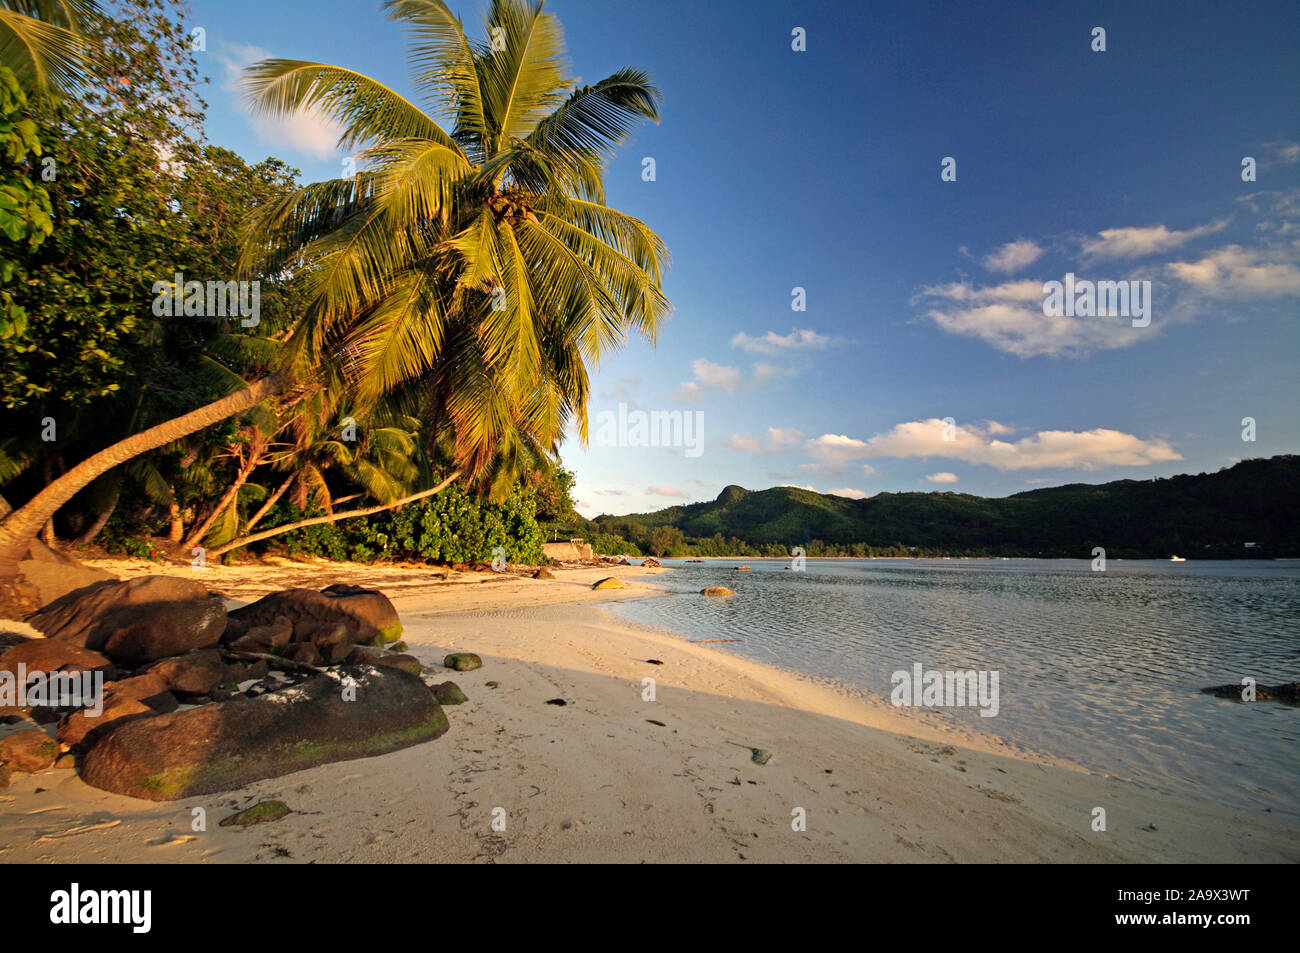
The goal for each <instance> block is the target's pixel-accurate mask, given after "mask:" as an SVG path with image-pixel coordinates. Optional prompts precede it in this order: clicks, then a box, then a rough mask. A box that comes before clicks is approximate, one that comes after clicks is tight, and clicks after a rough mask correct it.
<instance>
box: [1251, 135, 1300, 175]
mask: <svg viewBox="0 0 1300 953" xmlns="http://www.w3.org/2000/svg"><path fill="white" fill-rule="evenodd" d="M1259 151H1260V152H1261V153H1262V159H1261V161H1260V166H1262V167H1263V168H1265V169H1271V168H1274V167H1275V166H1279V165H1295V164H1296V163H1297V162H1300V142H1286V141H1281V140H1279V141H1275V142H1265V143H1263V144H1262V145H1261V146H1260V150H1259Z"/></svg>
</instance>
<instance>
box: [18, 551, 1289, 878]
mask: <svg viewBox="0 0 1300 953" xmlns="http://www.w3.org/2000/svg"><path fill="white" fill-rule="evenodd" d="M713 558H725V557H713ZM748 558H757V557H748ZM827 558H837V557H827ZM278 562H279V564H278V565H277V564H272V565H257V566H232V567H210V568H209V569H207V570H205V571H204V573H203V575H202V576H201V577H200V578H201V579H202V581H204V582H205V583H206V584H207V585H208V586H209V587H210V588H214V589H217V590H220V591H221V592H223V594H225V595H227V596H228V597H229V598H230V599H231V600H238V601H241V602H243V601H251V600H252V599H253V598H256V597H258V596H260V595H263V594H265V593H266V592H269V591H273V590H275V589H283V588H289V587H293V586H298V585H305V586H312V587H314V588H319V587H321V586H324V585H326V584H328V583H331V582H336V581H344V582H352V583H356V584H360V585H369V586H374V587H376V588H379V589H381V590H383V591H384V592H385V593H386V594H387V595H388V596H389V598H390V599H392V601H393V603H394V605H395V606H396V607H397V610H398V612H399V614H400V615H401V618H402V622H403V625H404V633H403V639H404V640H405V641H406V643H407V644H408V646H409V647H410V651H411V653H412V654H414V655H416V656H417V657H418V658H419V659H420V660H421V662H422V663H424V664H425V665H426V666H427V667H428V668H430V669H431V670H432V671H433V672H434V673H441V672H443V671H445V670H442V669H441V667H440V665H439V664H438V663H439V662H440V660H441V658H442V655H443V654H445V653H447V652H452V651H470V652H476V653H477V654H479V655H480V656H482V658H483V663H484V664H483V668H481V669H478V670H476V671H473V672H465V673H454V672H447V673H446V677H450V678H451V679H452V680H453V681H455V682H456V683H457V684H459V685H460V686H461V687H462V688H463V689H464V691H465V694H466V695H467V696H468V697H469V701H468V702H467V703H466V704H463V705H460V706H455V707H449V708H447V709H446V711H447V715H448V718H449V719H450V722H451V730H450V731H449V732H448V733H447V734H446V735H445V736H443V737H442V738H440V739H438V740H436V741H433V742H429V743H425V744H421V745H416V746H414V747H412V748H407V749H403V750H401V751H396V752H393V753H390V754H387V755H382V756H379V757H374V758H366V759H361V760H358V761H343V762H336V763H333V764H328V765H322V766H319V767H315V768H311V769H308V770H306V771H300V772H297V773H295V774H291V775H287V776H284V777H280V778H273V779H268V780H264V781H259V782H255V783H253V784H251V785H248V786H247V787H245V788H242V789H240V790H238V791H234V792H229V793H226V794H221V795H208V796H201V797H195V798H187V799H183V800H181V801H175V802H162V803H154V802H142V801H136V800H134V799H130V798H125V797H121V796H118V795H112V794H108V793H106V792H103V791H99V790H97V789H94V788H91V787H89V786H88V785H86V784H84V783H83V782H82V781H81V780H80V779H79V778H78V777H76V775H75V774H74V773H73V772H72V771H68V770H63V769H49V770H47V771H44V772H40V773H38V774H35V775H25V774H15V775H14V776H13V780H12V782H11V784H10V787H9V789H8V790H7V791H3V792H0V863H6V862H7V863H15V862H51V861H52V862H60V861H62V862H71V861H78V862H105V863H124V862H144V863H155V862H215V863H230V862H250V861H267V862H290V863H292V862H306V861H320V862H341V861H347V862H352V861H374V862H386V863H393V862H408V861H415V862H421V861H423V862H439V863H451V862H467V861H497V862H556V861H559V862H563V861H612V862H640V861H649V862H658V861H685V862H745V861H750V862H754V861H757V862H790V861H830V862H843V861H861V862H877V861H885V862H954V861H955V862H971V861H976V862H978V861H985V862H988V861H993V862H1203V861H1226V862H1296V861H1297V860H1300V826H1298V825H1297V822H1296V820H1295V818H1293V817H1287V816H1284V815H1274V814H1271V813H1268V812H1249V811H1242V810H1236V809H1229V808H1224V807H1221V806H1219V805H1217V804H1214V803H1210V802H1199V801H1187V800H1182V799H1179V798H1176V797H1171V796H1166V795H1162V794H1158V793H1156V792H1155V791H1153V790H1151V789H1149V788H1144V787H1140V786H1138V785H1136V784H1133V783H1131V782H1126V781H1121V780H1116V779H1113V778H1106V777H1102V776H1099V775H1096V774H1091V773H1087V772H1085V771H1084V770H1083V769H1081V768H1079V767H1077V766H1073V765H1069V764H1067V763H1065V762H1061V761H1059V760H1057V759H1051V758H1049V757H1046V756H1043V755H1041V754H1040V753H1026V752H1020V751H1013V750H1012V749H1010V748H1009V747H1008V746H1004V745H1000V744H995V743H994V742H996V739H992V740H990V739H987V738H979V737H974V736H967V735H966V734H963V733H961V732H957V731H954V730H951V728H952V726H946V725H941V724H934V725H927V724H925V723H924V719H916V718H913V717H900V715H899V712H898V711H897V710H895V709H892V708H891V707H890V706H887V705H883V704H880V705H877V704H871V703H870V702H869V701H868V700H867V699H866V698H862V697H855V696H854V695H853V694H852V693H850V692H848V691H845V690H841V689H837V688H836V687H835V686H834V685H833V684H823V683H822V681H821V680H814V679H812V678H809V677H808V676H803V675H800V674H798V673H795V672H792V671H790V670H787V669H784V668H780V667H778V666H775V665H770V664H768V663H766V662H757V661H752V660H749V659H746V658H744V657H742V656H739V655H736V654H734V653H731V652H728V651H726V650H725V649H721V648H717V647H715V646H710V645H704V644H699V643H693V642H690V641H687V640H686V639H685V637H684V636H681V635H676V634H673V633H669V632H667V631H666V630H660V629H657V628H655V627H652V626H648V625H641V624H639V623H635V622H631V621H630V620H625V619H623V618H621V617H619V616H617V615H616V614H615V613H613V612H611V611H608V610H607V609H606V608H605V607H606V606H608V605H610V604H611V603H613V602H616V601H621V600H623V599H628V598H645V597H653V596H654V595H655V594H657V593H658V592H660V591H661V590H660V589H659V587H658V586H656V585H655V584H654V583H653V581H652V580H653V577H654V576H657V575H660V574H661V573H664V572H671V571H672V570H671V569H669V568H665V569H662V570H653V569H650V570H647V569H642V568H641V567H639V566H632V567H629V566H599V567H593V568H590V569H565V570H557V571H556V575H557V577H558V578H557V579H556V580H554V581H544V580H534V579H529V578H525V577H519V576H512V575H511V576H499V575H494V574H491V573H486V574H483V573H468V572H466V573H449V574H448V576H449V578H447V579H445V580H443V579H435V578H433V577H434V576H435V574H436V575H441V573H442V570H433V569H431V568H430V567H417V566H394V565H379V566H364V565H354V564H336V563H327V562H324V561H313V562H290V561H287V560H281V561H278ZM94 564H95V565H97V566H98V567H99V568H107V569H109V570H110V571H112V572H114V574H116V575H118V576H120V577H122V578H129V577H132V576H136V575H142V574H151V573H157V574H170V575H182V574H183V575H187V576H188V575H189V573H188V572H186V570H185V569H183V568H182V567H176V566H170V565H158V564H153V563H149V562H147V561H144V560H103V561H98V562H96V563H94ZM606 575H614V576H617V577H619V578H620V579H623V580H624V582H625V584H626V586H627V588H625V589H621V590H600V591H592V590H591V589H590V584H591V582H593V581H595V580H596V579H598V578H601V577H603V576H606ZM649 659H657V660H660V661H661V662H662V663H663V664H660V665H655V664H651V663H650V662H649V661H647V660H649ZM439 677H443V676H441V675H439ZM646 678H652V679H654V694H655V698H654V700H653V701H649V700H645V699H644V696H645V694H646V691H647V685H646V683H645V682H644V681H643V680H644V679H646ZM489 681H495V682H498V683H499V684H498V687H496V688H492V687H489V686H488V685H487V682H489ZM828 681H829V680H828ZM557 698H562V699H564V700H565V702H566V704H565V705H563V706H559V705H555V704H552V703H551V702H553V701H554V700H555V699H557ZM749 748H761V749H764V750H767V751H770V752H772V757H771V760H770V761H768V762H767V763H766V764H763V765H759V764H756V763H755V762H754V761H753V760H752V759H751V755H750V751H749V750H748V749H749ZM38 788H42V789H44V790H43V791H41V792H40V793H37V789H38ZM267 798H279V799H281V800H284V801H285V802H286V803H287V804H288V805H289V806H290V808H291V809H293V811H294V813H292V814H290V815H288V816H287V817H285V818H283V819H282V820H280V821H277V822H274V823H271V824H265V825H260V826H258V827H257V828H254V829H250V830H242V829H237V828H221V827H219V826H218V821H219V820H221V819H222V818H224V817H226V816H228V815H229V814H233V813H235V812H236V811H237V810H240V809H242V808H244V807H248V806H250V805H251V804H254V803H256V802H257V801H259V800H263V799H267ZM1098 806H1100V807H1104V808H1105V810H1106V812H1107V827H1108V830H1107V831H1106V832H1096V831H1093V830H1092V829H1091V825H1092V811H1093V809H1094V807H1098ZM200 807H201V808H203V809H204V811H205V812H206V820H207V824H206V827H207V830H206V831H194V830H193V829H192V828H193V823H192V818H193V811H194V809H195V808H200ZM493 808H501V809H503V810H504V815H503V816H504V818H505V830H494V829H493V826H492V820H493V814H492V810H493ZM799 811H802V812H803V814H804V816H805V817H806V830H805V831H795V830H792V829H791V828H792V817H794V818H796V820H797V813H796V812H799Z"/></svg>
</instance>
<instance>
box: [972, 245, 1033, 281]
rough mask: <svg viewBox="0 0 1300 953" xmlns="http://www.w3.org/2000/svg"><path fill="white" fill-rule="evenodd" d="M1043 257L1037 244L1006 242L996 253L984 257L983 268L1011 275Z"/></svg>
mask: <svg viewBox="0 0 1300 953" xmlns="http://www.w3.org/2000/svg"><path fill="white" fill-rule="evenodd" d="M1042 255H1043V249H1042V247H1041V246H1039V245H1038V243H1037V242H1032V241H1029V240H1028V239H1023V238H1022V239H1019V240H1017V241H1014V242H1007V243H1006V244H1005V245H1003V246H1002V247H1001V248H999V249H997V251H994V252H991V253H990V254H988V255H985V256H984V267H985V268H987V269H988V270H989V271H1001V272H1004V273H1006V274H1008V275H1009V274H1013V273H1014V272H1017V271H1020V270H1021V269H1022V268H1028V267H1029V266H1030V265H1032V264H1033V263H1034V262H1036V261H1038V259H1039V258H1041V257H1042Z"/></svg>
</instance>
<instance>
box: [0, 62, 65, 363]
mask: <svg viewBox="0 0 1300 953" xmlns="http://www.w3.org/2000/svg"><path fill="white" fill-rule="evenodd" d="M26 106H27V95H26V93H24V92H23V90H22V87H20V86H19V85H18V79H17V77H15V76H14V74H13V71H12V70H10V69H8V68H7V67H4V66H0V152H3V153H4V157H5V159H6V160H8V166H7V168H6V171H5V172H4V174H3V178H0V236H2V238H3V240H2V241H0V339H8V338H13V337H15V336H16V335H21V334H22V333H23V331H25V330H26V328H27V309H26V308H25V307H24V306H23V305H22V303H21V302H19V301H16V300H15V299H14V295H13V292H12V290H11V289H10V288H8V287H5V286H7V285H9V283H10V282H12V281H13V280H14V279H15V278H18V279H19V281H20V282H21V280H22V276H23V269H22V268H21V266H20V264H19V262H18V261H17V260H15V259H14V258H12V257H10V255H11V248H12V246H15V245H17V246H19V249H21V248H23V247H26V248H36V247H37V246H38V245H40V244H41V242H43V241H45V238H46V236H48V235H49V234H50V232H52V231H54V222H53V219H52V218H51V216H52V215H53V209H51V207H50V197H49V195H48V194H47V193H46V191H45V189H43V188H41V186H39V185H34V184H33V183H32V180H31V179H30V178H29V177H28V176H27V175H26V174H25V173H24V171H23V163H24V162H25V160H26V159H27V156H28V155H29V154H32V155H38V156H39V155H40V154H41V143H40V139H39V138H38V137H37V135H36V123H35V122H33V121H32V120H31V119H30V118H28V117H27V116H25V115H24V114H23V111H24V109H25V107H26ZM16 251H17V250H15V252H16Z"/></svg>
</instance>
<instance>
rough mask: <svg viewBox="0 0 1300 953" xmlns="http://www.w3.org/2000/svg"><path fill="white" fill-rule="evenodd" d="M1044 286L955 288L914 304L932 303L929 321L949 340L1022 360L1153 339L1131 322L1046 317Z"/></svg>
mask: <svg viewBox="0 0 1300 953" xmlns="http://www.w3.org/2000/svg"><path fill="white" fill-rule="evenodd" d="M1044 298H1045V295H1044V292H1043V282H1041V281H1035V280H1032V279H1020V280H1016V281H1007V282H1003V283H1002V284H999V285H990V286H986V287H977V286H975V285H973V284H971V283H969V282H965V281H962V282H952V283H949V284H944V285H934V286H932V287H928V288H925V289H923V290H922V291H921V292H920V293H919V294H918V295H917V296H916V297H915V298H914V299H913V302H914V303H917V302H920V301H926V302H928V303H927V305H926V311H925V316H926V317H928V318H929V319H930V320H931V321H933V322H934V323H935V324H936V325H938V326H939V328H940V329H942V330H944V331H947V332H948V333H949V334H956V335H959V336H961V337H970V338H975V339H976V340H980V341H983V342H984V343H986V344H989V345H991V346H992V347H994V348H996V349H997V350H999V351H1002V352H1004V353H1006V354H1012V355H1014V356H1016V357H1019V358H1031V357H1083V356H1086V355H1088V354H1090V353H1092V352H1093V351H1101V350H1114V349H1116V348H1124V347H1129V346H1131V345H1133V344H1136V343H1137V342H1138V341H1141V340H1145V339H1149V338H1150V336H1151V335H1152V334H1153V333H1155V332H1153V330H1152V328H1150V327H1147V328H1135V327H1133V319H1132V318H1126V317H1118V316H1116V317H1095V316H1094V317H1067V316H1065V315H1059V316H1048V315H1045V314H1043V300H1044Z"/></svg>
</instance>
